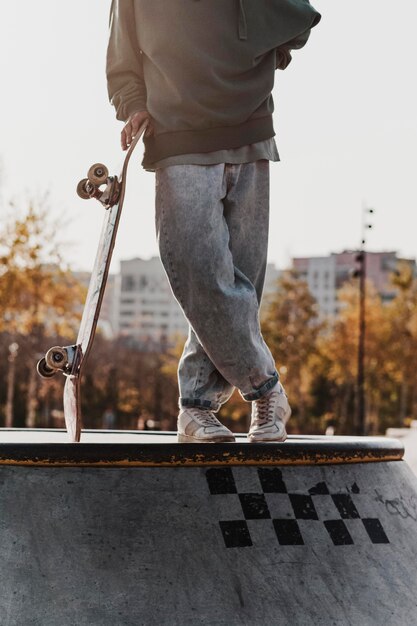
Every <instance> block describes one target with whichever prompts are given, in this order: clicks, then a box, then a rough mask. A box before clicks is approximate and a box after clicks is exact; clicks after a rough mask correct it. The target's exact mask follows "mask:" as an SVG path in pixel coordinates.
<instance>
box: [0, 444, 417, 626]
mask: <svg viewBox="0 0 417 626" xmlns="http://www.w3.org/2000/svg"><path fill="white" fill-rule="evenodd" d="M74 445H77V444H74ZM78 445H80V444H78ZM97 445H99V444H97ZM184 445H187V444H184ZM284 445H285V444H284ZM416 490H417V480H416V478H415V477H414V476H413V475H412V473H411V471H410V470H409V468H408V467H407V465H406V464H405V463H404V462H403V461H391V462H384V461H380V462H374V463H354V464H341V465H323V466H309V465H305V466H292V465H291V464H289V465H287V466H280V467H273V466H271V465H268V467H262V466H246V465H245V464H244V463H243V462H242V463H240V464H238V465H235V466H232V467H226V466H220V467H219V466H213V467H207V466H206V467H173V468H169V467H133V468H132V467H124V468H123V467H122V468H121V467H106V468H96V467H75V466H74V467H31V466H27V467H25V466H13V465H0V554H1V568H0V624H1V626H29V625H36V626H74V625H76V626H140V625H144V626H154V625H155V626H165V625H166V626H176V625H178V626H179V625H181V626H187V625H190V626H191V625H192V626H194V625H207V626H234V625H242V626H258V625H259V626H269V625H274V626H275V625H281V624H282V625H290V626H297V625H300V626H301V625H303V626H304V625H310V624H311V625H314V626H315V625H317V626H318V625H321V626H330V625H355V626H367V625H375V626H376V625H378V626H380V625H382V624H384V625H385V626H387V625H391V624H392V625H394V624H395V625H397V626H406V625H413V624H416V623H417V574H416V566H415V564H416V560H417V498H416V493H417V491H416Z"/></svg>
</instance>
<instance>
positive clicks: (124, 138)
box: [121, 111, 153, 150]
mask: <svg viewBox="0 0 417 626" xmlns="http://www.w3.org/2000/svg"><path fill="white" fill-rule="evenodd" d="M146 120H148V128H147V129H146V131H145V135H146V137H149V136H150V135H152V134H153V126H152V119H151V116H150V115H149V113H148V111H138V112H137V113H133V114H132V115H131V116H130V117H129V119H128V120H127V122H126V124H125V127H124V128H123V130H122V133H121V144H122V150H127V149H128V147H129V146H130V144H131V143H132V139H134V137H135V135H136V134H137V132H138V130H139V128H140V127H141V126H142V124H143V123H144V122H145V121H146Z"/></svg>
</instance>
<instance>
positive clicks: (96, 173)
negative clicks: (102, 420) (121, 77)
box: [37, 122, 147, 442]
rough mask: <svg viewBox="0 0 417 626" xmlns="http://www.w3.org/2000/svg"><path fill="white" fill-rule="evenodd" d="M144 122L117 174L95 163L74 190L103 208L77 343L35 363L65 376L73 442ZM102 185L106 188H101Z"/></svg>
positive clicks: (66, 409)
mask: <svg viewBox="0 0 417 626" xmlns="http://www.w3.org/2000/svg"><path fill="white" fill-rule="evenodd" d="M146 126H147V123H146V122H145V124H143V125H142V127H141V128H140V130H139V132H138V133H137V135H136V136H135V138H134V139H133V141H132V143H131V145H130V147H129V149H128V152H127V154H126V157H125V160H124V162H123V167H122V171H121V174H120V177H119V178H118V177H117V176H109V175H108V170H107V168H106V166H104V165H102V164H101V163H96V164H95V165H93V166H91V168H90V169H89V171H88V178H85V179H83V180H81V181H80V182H79V184H78V187H77V193H78V195H79V196H80V197H82V198H84V199H89V198H96V199H97V200H98V201H99V202H100V203H101V204H102V205H103V206H104V207H105V209H106V213H105V216H104V220H103V226H102V229H101V236H100V240H99V244H98V249H97V254H96V258H95V261H94V267H93V271H92V273H91V278H90V283H89V287H88V292H87V298H86V301H85V304H84V309H83V314H82V318H81V324H80V329H79V331H78V336H77V340H76V343H75V344H74V345H72V346H64V347H60V346H54V347H53V348H50V349H49V350H48V351H47V352H46V354H45V357H43V358H42V359H41V360H40V361H39V362H38V365H37V370H38V373H39V374H40V376H42V377H43V378H50V377H51V376H54V375H55V374H57V373H58V372H62V373H63V374H64V375H65V377H66V381H65V386H64V398H63V403H64V416H65V425H66V428H67V431H68V435H69V438H70V440H71V441H72V442H79V441H80V438H81V428H82V414H81V378H82V374H83V370H84V367H85V365H86V361H87V358H88V355H89V352H90V350H91V347H92V345H93V341H94V336H95V333H96V328H97V322H98V319H99V315H100V309H101V304H102V301H103V296H104V291H105V288H106V284H107V277H108V273H109V268H110V262H111V257H112V253H113V248H114V244H115V241H116V235H117V228H118V225H119V221H120V216H121V213H122V209H123V202H124V197H125V190H126V178H127V169H128V165H129V161H130V158H131V156H132V153H133V151H134V149H135V147H136V145H137V144H138V142H139V140H140V138H141V137H142V135H143V134H144V132H145V130H146ZM104 185H105V188H104V189H102V188H103V186H104Z"/></svg>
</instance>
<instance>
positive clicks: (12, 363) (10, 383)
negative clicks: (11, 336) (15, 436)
mask: <svg viewBox="0 0 417 626" xmlns="http://www.w3.org/2000/svg"><path fill="white" fill-rule="evenodd" d="M18 351H19V344H18V343H16V342H13V343H11V344H10V345H9V357H8V361H9V369H8V372H7V399H6V423H5V426H6V428H12V426H13V396H14V379H15V372H16V357H17V353H18Z"/></svg>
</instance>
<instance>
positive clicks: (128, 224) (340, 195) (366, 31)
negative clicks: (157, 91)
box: [0, 0, 417, 271]
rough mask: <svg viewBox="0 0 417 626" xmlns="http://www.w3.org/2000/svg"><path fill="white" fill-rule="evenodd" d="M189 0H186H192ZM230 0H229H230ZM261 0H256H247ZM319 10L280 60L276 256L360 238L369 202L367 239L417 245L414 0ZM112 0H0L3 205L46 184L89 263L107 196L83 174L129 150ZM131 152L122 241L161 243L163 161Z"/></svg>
mask: <svg viewBox="0 0 417 626" xmlns="http://www.w3.org/2000/svg"><path fill="white" fill-rule="evenodd" d="M184 1H185V0H184ZM225 1H226V0H225ZM252 1H254V0H252ZM313 4H314V6H315V7H316V9H318V10H319V11H320V12H321V13H322V16H323V17H322V21H321V23H320V24H319V25H318V26H317V27H316V28H315V29H314V31H313V32H312V35H311V38H310V41H309V42H308V44H307V45H306V47H305V48H304V49H302V50H299V51H296V52H294V55H293V62H292V63H291V65H290V66H289V67H288V68H287V70H285V71H284V72H277V74H276V85H275V89H274V98H275V105H276V113H275V129H276V132H277V145H278V150H279V153H280V156H281V162H280V163H276V164H272V165H271V219H270V244H269V260H270V261H271V262H273V263H275V264H276V265H277V266H278V267H281V268H282V267H286V266H288V265H289V263H290V260H291V258H292V257H294V256H324V255H327V254H329V253H330V252H338V251H341V250H344V249H347V248H350V249H351V248H355V247H357V246H358V245H359V242H360V238H361V223H362V210H363V207H372V208H373V209H374V211H375V213H374V215H373V217H372V222H373V229H372V230H371V231H369V232H368V235H367V246H368V249H369V250H396V251H398V253H399V254H401V255H403V256H407V257H413V258H414V257H415V256H417V243H416V233H417V212H416V206H417V186H416V183H415V181H416V170H417V168H416V150H417V83H416V80H415V64H416V60H417V39H416V37H415V23H416V20H417V3H416V2H415V0H397V2H395V3H392V2H388V1H387V0H366V2H359V1H358V0H356V2H350V3H345V2H340V0H317V1H316V2H313ZM109 6H110V1H109V0H107V1H106V0H71V2H70V3H63V2H57V1H56V0H36V1H34V0H20V1H19V2H10V1H9V2H6V1H5V0H0V8H1V22H0V73H1V87H0V89H1V98H0V111H1V115H0V217H1V219H2V220H4V219H5V218H7V216H8V215H10V213H12V212H13V211H14V210H15V209H11V208H10V207H9V201H10V200H14V201H15V202H17V204H18V205H19V204H20V205H22V206H24V204H25V203H27V202H28V200H29V199H30V198H40V197H42V196H43V195H44V193H45V192H49V199H48V204H49V206H50V208H51V214H52V215H53V216H54V217H62V218H63V221H64V223H65V228H64V231H63V232H62V233H61V235H60V236H61V239H62V240H63V241H65V242H67V243H68V246H67V247H65V254H66V258H67V260H68V262H69V263H70V265H71V267H72V268H73V269H84V270H89V269H91V267H92V264H93V260H94V256H95V251H96V245H97V242H98V238H99V235H100V228H101V221H102V209H101V207H100V205H99V204H98V203H96V202H92V201H88V202H86V201H82V200H80V199H79V198H78V197H77V195H76V193H75V188H76V184H77V182H78V180H79V179H80V178H84V177H85V175H86V173H87V170H88V168H89V166H90V165H91V164H92V163H94V162H97V161H101V162H104V163H105V164H107V165H108V167H109V169H110V170H111V173H118V172H119V170H120V165H121V162H122V160H123V154H122V152H121V149H120V143H119V136H120V131H121V128H122V126H121V123H120V122H117V121H116V120H115V116H114V111H113V108H112V107H111V106H110V104H109V102H108V98H107V91H106V80H105V53H106V46H107V34H108V14H109ZM140 152H141V150H140V149H139V152H138V153H137V154H136V157H135V159H134V160H133V161H132V162H131V167H130V171H129V184H128V190H127V197H126V203H125V207H124V212H123V216H122V221H121V225H120V231H119V236H118V240H117V243H116V248H115V252H114V262H113V266H112V270H113V271H117V269H118V263H119V261H120V259H126V258H133V257H141V258H149V257H151V256H153V255H156V254H158V249H157V243H156V239H155V229H154V175H153V174H151V173H148V172H145V171H143V170H142V169H141V167H140V160H141V154H140Z"/></svg>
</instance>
